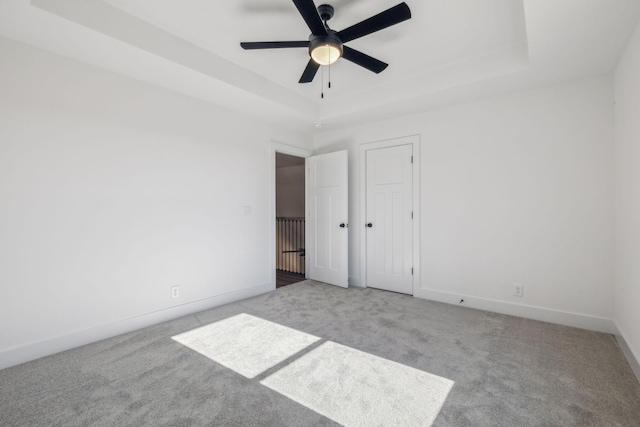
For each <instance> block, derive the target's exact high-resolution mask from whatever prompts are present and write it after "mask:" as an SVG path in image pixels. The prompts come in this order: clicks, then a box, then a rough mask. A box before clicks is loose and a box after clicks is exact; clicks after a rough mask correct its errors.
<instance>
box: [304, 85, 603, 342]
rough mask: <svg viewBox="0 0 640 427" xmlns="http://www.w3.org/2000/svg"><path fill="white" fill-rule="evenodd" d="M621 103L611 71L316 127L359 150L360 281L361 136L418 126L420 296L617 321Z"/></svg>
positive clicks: (355, 165) (562, 319)
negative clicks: (617, 118)
mask: <svg viewBox="0 0 640 427" xmlns="http://www.w3.org/2000/svg"><path fill="white" fill-rule="evenodd" d="M612 102H613V90H612V84H611V78H610V77H603V78H596V79H590V80H582V81H577V82H572V83H568V84H564V85H560V86H555V87H550V88H545V89H539V90H534V91H528V92H524V93H518V94H513V95H509V96H504V97H500V98H496V99H491V100H486V101H482V102H477V103H473V104H467V105H460V106H456V107H451V108H447V109H442V110H437V111H431V112H425V113H422V114H417V115H413V116H409V117H402V118H396V119H390V120H387V121H385V122H380V123H376V124H373V125H367V126H360V127H354V128H351V129H345V130H338V131H334V132H327V133H323V134H320V135H317V136H316V138H315V139H316V147H317V149H318V151H317V152H329V151H334V150H338V149H348V150H349V156H350V163H349V167H350V173H349V179H350V188H349V191H350V195H351V196H350V206H349V209H350V211H349V212H350V213H349V215H350V218H349V222H350V223H351V224H354V226H353V227H350V228H349V230H350V234H349V239H350V240H349V241H350V257H349V261H350V267H351V268H350V276H351V278H352V281H357V280H358V278H359V277H360V269H359V267H360V266H359V251H360V248H359V242H360V240H359V239H360V237H359V233H360V231H361V230H362V227H363V224H360V215H359V209H360V198H359V194H358V193H359V188H360V187H359V185H360V184H359V178H360V172H359V170H358V169H359V165H360V161H359V159H358V155H359V152H358V147H359V145H360V144H362V143H366V142H372V141H378V140H383V139H390V138H395V137H400V136H406V135H412V134H418V135H420V140H421V158H420V161H421V182H420V197H421V218H420V221H421V228H422V230H421V235H420V236H419V238H420V244H421V258H422V262H421V265H420V266H419V267H420V269H421V277H422V281H421V283H420V284H419V286H418V287H417V288H416V289H415V293H416V295H420V296H423V297H427V298H432V299H439V300H443V301H448V302H456V303H457V302H458V301H459V299H460V298H459V297H460V296H464V297H465V301H467V302H466V303H470V304H471V305H472V306H474V305H473V304H474V303H475V306H477V307H480V308H489V309H495V310H496V311H500V310H501V309H502V311H504V312H509V313H511V314H519V315H523V316H525V317H534V318H536V315H537V314H540V313H537V312H536V309H535V307H541V308H543V309H545V310H543V311H545V312H546V314H545V313H543V315H542V318H544V319H545V320H551V321H558V322H559V323H568V324H574V325H575V326H583V327H589V328H593V329H604V330H608V329H611V328H612V324H611V321H610V318H611V317H612V315H613V281H614V273H613V266H614V258H613V256H614V225H613V224H614V210H613V206H614V190H613V186H614V181H613V175H614V171H613V163H614V161H613V159H614V154H613V107H612ZM514 283H520V284H523V285H524V286H525V295H524V297H523V298H518V297H514V296H512V285H513V284H514ZM496 302H497V303H496ZM511 304H518V305H511ZM532 307H533V308H532ZM574 314H577V315H578V316H574ZM538 317H540V316H538Z"/></svg>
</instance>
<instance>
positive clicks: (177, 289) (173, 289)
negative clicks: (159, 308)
mask: <svg viewBox="0 0 640 427" xmlns="http://www.w3.org/2000/svg"><path fill="white" fill-rule="evenodd" d="M179 296H180V286H172V287H171V298H178V297H179Z"/></svg>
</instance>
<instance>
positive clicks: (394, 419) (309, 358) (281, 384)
mask: <svg viewBox="0 0 640 427" xmlns="http://www.w3.org/2000/svg"><path fill="white" fill-rule="evenodd" d="M260 383H261V384H263V385H265V386H267V387H269V388H271V389H273V390H275V391H277V392H279V393H281V394H283V395H285V396H287V397H288V398H290V399H292V400H294V401H296V402H298V403H300V404H302V405H304V406H306V407H307V408H309V409H312V410H314V411H316V412H318V413H319V414H321V415H324V416H325V417H327V418H330V419H332V420H333V421H335V422H337V423H340V424H342V425H344V426H389V425H402V426H430V425H432V423H433V422H434V420H435V419H436V417H437V416H438V413H439V412H440V409H441V408H442V405H443V404H444V401H445V400H446V399H447V396H448V395H449V392H450V391H451V388H452V387H453V384H454V382H453V381H451V380H448V379H446V378H442V377H439V376H437V375H432V374H429V373H427V372H423V371H420V370H418V369H414V368H411V367H409V366H405V365H402V364H400V363H396V362H393V361H390V360H387V359H383V358H381V357H377V356H374V355H371V354H368V353H364V352H362V351H359V350H355V349H352V348H350V347H346V346H343V345H340V344H337V343H334V342H331V341H328V342H325V343H323V344H322V345H320V346H319V347H318V348H316V349H314V350H312V351H310V352H309V353H307V354H305V355H304V356H302V357H301V358H300V359H297V360H296V361H294V362H292V363H290V364H289V365H287V366H285V367H284V368H282V369H280V370H279V371H277V372H275V373H274V374H272V375H270V376H269V377H267V378H265V379H264V380H262V381H260Z"/></svg>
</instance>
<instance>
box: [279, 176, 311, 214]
mask: <svg viewBox="0 0 640 427" xmlns="http://www.w3.org/2000/svg"><path fill="white" fill-rule="evenodd" d="M304 193H305V191H304V165H299V166H287V167H282V168H277V169H276V216H277V217H282V218H304V215H305V212H304Z"/></svg>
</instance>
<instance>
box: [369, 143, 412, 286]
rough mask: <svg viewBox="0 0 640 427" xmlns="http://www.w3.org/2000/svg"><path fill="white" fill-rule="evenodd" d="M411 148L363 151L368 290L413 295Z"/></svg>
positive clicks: (399, 147) (402, 146) (396, 147)
mask: <svg viewBox="0 0 640 427" xmlns="http://www.w3.org/2000/svg"><path fill="white" fill-rule="evenodd" d="M412 155H413V146H412V145H411V144H407V145H399V146H394V147H387V148H378V149H371V150H367V151H366V159H365V167H366V198H367V199H366V216H365V218H366V220H365V221H366V222H365V233H366V251H367V266H366V268H367V286H370V287H372V288H378V289H385V290H388V291H394V292H401V293H405V294H411V295H412V294H413V209H412V204H413V157H412Z"/></svg>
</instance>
